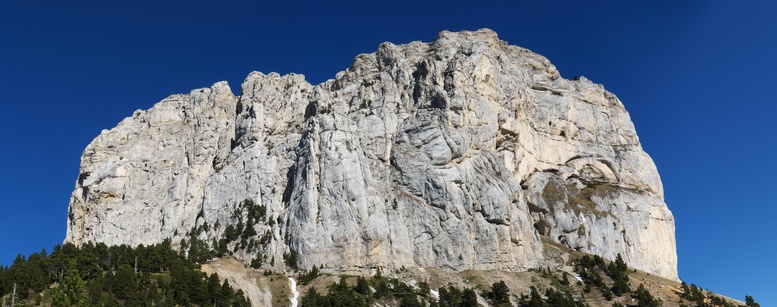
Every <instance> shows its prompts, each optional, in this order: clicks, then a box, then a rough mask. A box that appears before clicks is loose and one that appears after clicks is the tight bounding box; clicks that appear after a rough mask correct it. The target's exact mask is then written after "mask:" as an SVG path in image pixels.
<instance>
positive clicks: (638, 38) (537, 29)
mask: <svg viewBox="0 0 777 307" xmlns="http://www.w3.org/2000/svg"><path fill="white" fill-rule="evenodd" d="M256 2H260V1H252V2H249V1H221V2H216V1H179V2H176V1H22V0H8V1H2V2H0V103H1V104H2V108H0V144H2V147H0V161H1V163H2V164H1V166H0V167H1V168H0V195H2V197H1V198H0V209H2V212H0V264H10V263H11V262H12V261H13V258H14V257H15V256H16V254H17V253H22V254H30V253H33V252H37V251H40V249H41V248H46V249H47V250H49V251H50V250H51V248H52V247H53V246H54V245H55V244H57V243H61V242H62V240H63V239H64V237H65V228H66V226H65V222H66V214H67V204H68V200H69V197H70V193H71V191H72V189H73V187H74V185H75V181H76V177H77V175H78V167H79V158H80V155H81V152H82V151H83V149H84V148H85V147H86V145H87V144H88V143H89V142H90V141H91V140H92V139H93V138H94V137H96V136H97V135H98V134H99V133H100V131H101V130H102V129H108V128H111V127H114V126H115V125H116V124H117V123H118V122H119V121H121V120H122V119H123V118H124V117H127V116H130V115H131V114H132V112H133V111H134V110H136V109H147V108H149V107H151V106H152V105H153V104H154V103H156V102H157V101H159V100H161V99H163V98H164V97H166V96H168V95H170V94H175V93H185V92H189V91H190V90H192V89H194V88H200V87H207V86H210V85H211V84H212V83H214V82H217V81H220V80H227V81H229V83H230V85H232V88H233V89H239V84H240V82H241V81H242V80H243V78H244V77H245V76H246V75H248V73H249V72H251V71H254V70H256V71H262V72H266V73H267V72H272V71H276V72H279V73H281V74H285V73H290V72H295V73H301V74H304V75H306V76H307V79H308V80H309V81H310V82H311V83H313V84H317V83H320V82H322V81H324V80H326V79H329V78H332V77H333V76H334V75H335V73H337V72H338V71H340V70H343V69H345V68H347V67H348V66H349V65H350V63H351V61H352V59H353V58H354V57H355V56H356V55H357V54H359V53H366V52H373V51H375V50H376V49H377V46H378V45H379V44H380V43H381V42H384V41H391V42H394V43H407V42H410V41H414V40H422V41H427V42H428V41H431V40H433V39H434V38H435V36H436V34H437V32H439V31H441V30H452V31H457V30H476V29H479V28H484V27H486V28H491V29H493V30H495V31H496V32H497V33H498V34H499V36H500V38H501V39H503V40H506V41H508V42H509V43H510V44H514V45H519V46H522V47H526V48H529V49H531V50H533V51H535V52H538V53H540V54H542V55H544V56H546V57H548V58H549V59H550V60H551V62H553V63H554V64H555V65H556V67H557V68H558V70H559V71H560V72H561V74H562V75H563V76H565V77H567V78H571V77H572V76H574V75H584V76H586V77H588V78H589V79H591V80H593V81H594V82H597V83H601V84H603V85H604V86H605V88H606V89H608V90H610V91H612V92H614V93H615V94H616V95H618V97H619V98H620V99H621V100H622V101H623V102H624V104H625V105H626V108H627V109H628V110H629V112H630V114H631V117H632V120H633V121H634V123H635V125H636V128H637V133H638V134H639V136H640V140H641V142H642V145H643V147H644V148H645V150H646V151H647V152H648V153H649V154H650V155H651V156H652V157H653V159H654V160H655V162H656V165H657V166H658V170H659V172H660V174H661V177H662V179H663V182H664V189H665V191H666V201H667V203H668V205H669V208H670V209H671V210H672V212H674V215H675V219H676V226H677V250H678V256H679V261H680V263H679V270H680V277H681V278H682V279H683V280H685V281H687V282H689V283H696V284H697V285H700V286H702V287H704V288H708V289H710V290H713V291H716V292H719V293H722V294H725V295H728V296H731V297H734V298H737V299H740V300H742V299H744V296H745V294H751V295H753V296H754V297H755V299H756V301H758V302H760V303H761V305H762V306H777V294H775V291H774V284H775V282H774V280H775V278H777V264H775V261H774V260H773V258H774V254H775V253H774V249H775V247H774V245H775V243H777V242H776V239H775V238H777V230H776V229H777V227H775V225H774V224H773V223H775V218H777V202H776V201H775V199H777V198H775V195H774V194H775V193H776V192H777V162H775V160H774V158H775V156H777V144H776V142H775V141H777V119H775V115H777V90H776V89H777V4H775V2H774V1H723V0H721V1H697V0H691V1H649V2H650V3H651V4H646V3H648V1H644V2H645V3H643V2H640V1H610V3H607V2H604V1H531V2H524V1H504V2H480V3H481V4H479V5H474V3H475V2H473V1H378V2H375V1H354V2H337V3H334V2H323V1H311V2H310V3H301V2H297V1H288V2H290V3H294V4H284V3H281V1H262V2H267V3H269V4H267V3H266V4H257V3H256ZM540 2H542V3H540ZM116 3H120V4H116Z"/></svg>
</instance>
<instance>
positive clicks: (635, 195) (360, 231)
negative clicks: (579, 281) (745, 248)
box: [66, 30, 677, 279]
mask: <svg viewBox="0 0 777 307" xmlns="http://www.w3.org/2000/svg"><path fill="white" fill-rule="evenodd" d="M192 231H194V236H195V237H197V238H199V239H201V240H202V241H203V242H206V243H207V244H209V245H212V246H213V247H214V248H218V247H219V246H220V245H224V246H223V247H224V248H226V249H228V250H229V251H231V252H232V253H233V254H234V255H235V256H236V257H237V258H239V259H242V260H244V261H246V262H251V261H254V263H255V265H256V264H257V263H261V265H263V266H265V267H280V266H282V265H283V263H282V261H281V260H280V259H282V258H286V259H290V258H294V257H289V256H290V255H294V256H296V258H297V264H298V265H300V266H302V267H311V266H313V265H323V266H324V267H326V268H328V269H332V270H363V269H369V268H373V267H376V266H381V267H402V266H405V267H443V268H450V269H453V270H462V269H468V268H474V269H508V270H523V269H526V268H531V267H536V266H540V265H543V266H544V265H548V264H549V263H552V262H553V261H554V260H553V259H551V258H548V257H546V256H545V253H544V251H545V246H546V244H552V243H557V244H563V245H567V246H569V247H571V248H574V249H577V250H580V251H584V252H589V253H594V254H599V255H602V256H604V257H606V258H611V259H613V258H615V256H616V255H617V254H619V253H620V254H622V255H623V257H624V259H625V260H626V262H628V263H629V264H631V265H633V266H635V267H637V268H640V269H642V270H645V271H648V272H651V273H654V274H659V275H662V276H665V277H669V278H674V279H676V278H677V257H676V253H675V241H674V221H673V217H672V214H671V213H670V211H669V210H668V209H667V207H666V205H665V203H664V200H663V190H662V186H661V181H660V178H659V176H658V172H657V171H656V167H655V165H654V164H653V162H652V160H651V159H650V157H649V156H648V155H647V154H646V153H645V152H644V151H643V150H642V148H641V146H640V144H639V140H638V138H637V134H636V132H635V131H634V126H633V124H632V123H631V120H630V119H629V115H628V113H627V112H626V110H625V109H624V106H623V104H622V103H621V102H620V101H619V100H618V99H617V98H616V97H615V96H614V95H613V94H611V93H609V92H607V91H605V90H604V89H603V87H602V86H601V85H597V84H594V83H592V82H590V81H588V80H587V79H585V78H580V79H578V80H566V79H564V78H562V77H561V76H560V75H559V73H558V72H557V71H556V68H555V67H554V66H553V65H552V64H551V63H550V62H549V61H548V60H547V59H545V58H543V57H542V56H540V55H537V54H535V53H532V52H531V51H529V50H526V49H523V48H520V47H516V46H510V45H508V44H507V43H506V42H504V41H500V40H499V39H498V38H497V36H496V34H495V33H494V32H492V31H490V30H479V31H476V32H459V33H451V32H442V33H440V34H439V36H438V37H437V39H436V40H435V41H434V42H432V43H421V42H413V43H409V44H406V45H394V44H391V43H383V44H381V45H380V46H379V48H378V51H377V52H375V53H371V54H362V55H359V56H357V57H356V59H355V60H354V62H353V64H352V65H351V67H349V68H348V69H347V70H346V71H343V72H340V73H338V74H337V76H336V78H335V79H332V80H329V81H327V82H324V83H322V84H319V85H317V86H312V85H310V84H309V83H307V82H306V81H305V80H304V77H303V76H301V75H293V74H292V75H287V76H279V75H277V74H269V75H264V74H261V73H257V72H254V73H251V74H250V75H249V76H248V78H247V79H246V80H245V82H244V83H243V85H242V88H241V95H240V96H234V95H233V94H232V92H231V90H230V88H229V87H228V86H227V84H226V83H224V82H220V83H216V84H215V85H213V86H212V87H211V88H209V89H199V90H195V91H192V92H191V93H189V94H185V95H174V96H171V97H169V98H167V99H165V100H163V101H162V102H160V103H158V104H157V105H155V106H154V107H153V108H151V109H149V110H148V111H136V112H135V113H134V114H133V116H132V117H130V118H127V119H125V120H124V121H122V122H121V123H120V124H119V125H118V126H117V127H116V128H114V129H111V130H107V131H103V132H102V133H101V134H100V136H98V137H97V138H96V139H95V140H94V141H93V142H92V143H91V144H89V146H88V147H87V148H86V150H85V151H84V154H83V156H82V160H81V173H80V175H79V179H78V181H77V182H76V189H75V191H74V192H73V195H72V197H71V202H70V208H69V215H68V233H67V239H66V240H67V241H72V242H75V243H83V242H86V241H102V242H106V243H108V244H131V245H134V244H141V243H143V244H150V243H156V242H160V241H161V240H163V239H165V238H173V240H174V241H173V242H178V241H179V240H180V239H182V238H190V237H191V233H192ZM187 234H188V235H189V236H187ZM219 240H221V241H222V242H219ZM211 242H212V243H211ZM284 256H285V257H284Z"/></svg>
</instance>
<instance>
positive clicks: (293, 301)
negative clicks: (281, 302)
mask: <svg viewBox="0 0 777 307" xmlns="http://www.w3.org/2000/svg"><path fill="white" fill-rule="evenodd" d="M289 282H290V283H291V293H292V295H291V307H297V298H299V291H297V281H296V280H294V278H292V277H289Z"/></svg>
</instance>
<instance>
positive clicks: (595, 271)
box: [575, 254, 631, 300]
mask: <svg viewBox="0 0 777 307" xmlns="http://www.w3.org/2000/svg"><path fill="white" fill-rule="evenodd" d="M600 271H601V272H604V273H605V274H606V275H607V276H609V277H610V278H611V279H612V286H608V285H607V284H606V283H605V281H604V279H603V278H602V276H601V275H600V274H599V272H600ZM575 272H577V273H578V274H580V277H581V278H582V279H583V282H585V284H586V286H585V289H584V291H585V293H589V292H590V289H591V286H593V287H596V288H597V289H599V292H601V293H602V296H604V298H605V299H607V300H612V299H613V295H615V296H621V295H623V294H626V293H629V292H631V287H630V286H629V272H630V271H629V269H628V266H627V265H626V262H624V261H623V257H621V255H620V254H618V255H617V257H616V258H615V261H613V262H610V264H609V265H606V264H605V262H604V259H603V258H602V257H599V256H597V255H594V256H593V257H591V256H588V255H586V256H583V257H581V258H580V259H578V260H576V265H575Z"/></svg>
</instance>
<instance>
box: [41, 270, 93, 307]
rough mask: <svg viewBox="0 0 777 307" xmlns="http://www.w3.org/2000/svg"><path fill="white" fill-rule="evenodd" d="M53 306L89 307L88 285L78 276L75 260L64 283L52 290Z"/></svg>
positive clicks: (66, 274) (66, 273)
mask: <svg viewBox="0 0 777 307" xmlns="http://www.w3.org/2000/svg"><path fill="white" fill-rule="evenodd" d="M37 303H38V304H40V301H38V302H37ZM51 306H55V307H56V306H62V307H68V306H89V296H88V294H87V292H86V284H85V283H84V281H83V280H81V277H80V276H78V270H77V269H76V261H75V259H71V260H70V262H69V265H68V268H67V270H66V272H65V274H64V276H63V278H62V282H61V283H59V284H58V285H57V286H56V287H55V288H54V289H53V290H52V292H51Z"/></svg>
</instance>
